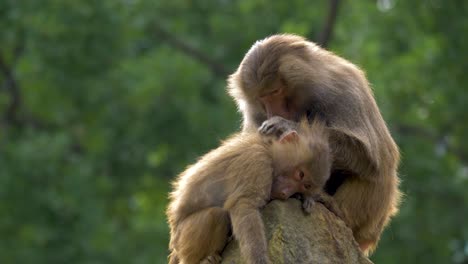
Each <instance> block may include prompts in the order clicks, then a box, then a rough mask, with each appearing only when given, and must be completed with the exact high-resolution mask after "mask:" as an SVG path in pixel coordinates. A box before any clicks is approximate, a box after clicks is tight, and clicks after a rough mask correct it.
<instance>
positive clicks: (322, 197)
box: [304, 191, 344, 220]
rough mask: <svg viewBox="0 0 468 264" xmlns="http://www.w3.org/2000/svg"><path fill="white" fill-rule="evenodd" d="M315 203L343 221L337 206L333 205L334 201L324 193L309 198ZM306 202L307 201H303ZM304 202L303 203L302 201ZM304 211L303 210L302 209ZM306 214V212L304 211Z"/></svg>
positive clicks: (341, 213) (342, 215)
mask: <svg viewBox="0 0 468 264" xmlns="http://www.w3.org/2000/svg"><path fill="white" fill-rule="evenodd" d="M310 198H311V199H313V200H314V201H315V202H318V203H321V204H323V205H324V206H325V207H326V208H327V209H328V210H330V211H331V212H332V213H334V214H335V215H336V216H338V217H339V218H341V219H342V220H343V219H344V214H343V212H342V211H341V209H340V208H339V207H338V205H337V204H336V203H335V200H334V199H333V197H331V196H330V195H328V194H326V193H325V192H323V191H321V192H318V193H315V194H312V195H311V196H310ZM304 200H307V199H304ZM304 202H305V201H304ZM304 210H305V209H304ZM306 212H307V211H306Z"/></svg>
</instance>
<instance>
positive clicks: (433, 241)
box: [0, 0, 468, 263]
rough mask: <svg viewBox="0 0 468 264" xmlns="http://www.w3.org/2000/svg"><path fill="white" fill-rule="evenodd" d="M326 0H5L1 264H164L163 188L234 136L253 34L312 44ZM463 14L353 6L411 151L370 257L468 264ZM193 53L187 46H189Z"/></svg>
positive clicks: (377, 78)
mask: <svg viewBox="0 0 468 264" xmlns="http://www.w3.org/2000/svg"><path fill="white" fill-rule="evenodd" d="M327 10H328V2H326V1H313V2H311V1H306V0H291V1H261V0H258V1H252V0H241V1H226V0H217V1H213V0H212V1H209V0H206V1H188V0H174V1H150V0H120V1H113V0H112V1H111V0H102V1H91V0H75V1H60V0H43V1H34V0H22V1H16V0H3V1H0V114H1V123H0V201H1V202H0V237H1V239H0V262H1V263H165V262H166V255H167V242H168V228H167V224H166V222H165V217H164V209H165V206H166V203H167V192H168V190H169V181H170V180H171V178H172V177H174V176H175V175H176V174H177V173H178V172H180V171H181V170H182V169H183V168H184V166H186V165H187V164H189V163H192V162H194V161H195V160H196V158H197V156H199V155H201V154H203V153H204V152H206V151H208V150H209V149H211V148H214V147H216V146H217V145H218V143H219V141H220V140H221V139H223V138H225V137H226V136H227V135H229V134H230V133H232V132H234V131H236V130H238V127H239V125H240V122H239V121H240V115H239V114H238V113H236V109H235V105H234V103H233V102H232V100H231V99H230V98H229V97H228V96H227V94H226V92H225V85H226V83H225V78H226V77H227V74H228V73H230V72H233V71H234V69H235V68H236V66H237V65H238V63H239V62H240V60H241V59H242V57H243V55H244V54H245V52H246V51H247V49H248V48H249V47H250V46H251V45H252V44H253V43H254V42H255V40H257V39H261V38H263V37H265V36H267V35H270V34H273V33H276V32H292V33H298V34H302V35H305V36H307V37H308V38H310V39H316V36H317V35H318V34H319V32H320V31H321V28H322V27H323V24H324V21H325V17H326V15H327V12H328V11H327ZM467 14H468V4H467V2H466V1H462V0H460V1H456V0H454V1H442V0H421V1H396V0H379V1H342V2H340V7H339V12H338V16H337V21H336V25H335V26H334V33H333V36H332V39H331V42H330V43H329V44H330V47H329V48H330V49H331V50H333V51H334V52H336V53H338V54H339V55H341V56H343V57H345V58H348V59H350V60H351V61H353V62H355V63H356V64H358V65H360V66H362V67H363V68H364V69H365V70H366V72H367V74H368V78H369V80H370V82H371V83H372V86H373V88H374V91H375V95H376V98H377V101H378V103H379V106H380V107H381V110H382V113H383V115H384V117H385V119H386V120H387V122H388V124H389V127H390V129H391V130H392V133H393V135H394V137H395V139H396V140H397V142H398V144H399V145H400V147H401V152H402V158H403V159H402V166H401V178H402V189H403V190H404V192H405V193H406V196H405V201H404V203H403V205H402V208H401V213H400V215H399V216H398V217H397V218H396V219H395V220H394V221H393V222H392V224H391V226H390V227H389V228H388V229H387V230H386V232H385V234H384V236H383V238H382V241H381V244H380V247H379V249H378V250H377V252H376V254H375V255H374V256H373V257H372V259H373V260H374V261H375V262H376V263H468V226H467V225H466V219H468V206H467V205H468V191H467V190H468V168H467V163H468V141H464V139H463V138H464V137H465V136H466V135H467V132H468V122H467V121H468V111H466V104H467V103H468V93H467V92H466V91H467V90H466V89H467V85H468V74H467V73H466V71H467V70H468V60H467V58H468V49H467V47H468V35H467V32H468V16H467ZM187 47H189V49H187Z"/></svg>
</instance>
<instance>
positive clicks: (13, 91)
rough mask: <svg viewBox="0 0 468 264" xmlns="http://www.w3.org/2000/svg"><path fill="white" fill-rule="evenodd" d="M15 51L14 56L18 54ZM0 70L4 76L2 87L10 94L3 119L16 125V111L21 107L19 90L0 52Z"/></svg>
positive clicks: (17, 119) (17, 122) (17, 118)
mask: <svg viewBox="0 0 468 264" xmlns="http://www.w3.org/2000/svg"><path fill="white" fill-rule="evenodd" d="M19 53H20V51H18V54H16V53H15V56H19ZM15 59H16V57H15ZM0 72H1V73H2V74H3V76H4V77H5V82H4V87H5V88H6V91H7V92H8V93H9V95H10V104H9V105H8V106H7V109H6V112H5V120H6V122H7V123H8V124H13V125H18V124H19V123H20V121H19V117H18V112H19V109H20V107H21V91H20V88H19V86H18V83H17V81H16V79H15V77H14V74H13V71H12V69H11V68H10V67H9V66H8V65H7V64H6V63H5V60H4V58H3V56H2V55H1V54H0Z"/></svg>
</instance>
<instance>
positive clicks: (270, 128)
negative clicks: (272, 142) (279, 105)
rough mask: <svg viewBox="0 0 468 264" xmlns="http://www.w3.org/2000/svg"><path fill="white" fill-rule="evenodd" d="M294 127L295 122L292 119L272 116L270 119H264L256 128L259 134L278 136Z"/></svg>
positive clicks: (295, 125)
mask: <svg viewBox="0 0 468 264" xmlns="http://www.w3.org/2000/svg"><path fill="white" fill-rule="evenodd" d="M296 127H297V124H296V123H295V122H293V121H290V120H287V119H284V118H282V117H280V116H273V117H271V118H270V119H268V120H265V121H264V122H263V123H262V125H261V126H260V128H258V131H259V132H260V134H263V135H266V136H276V137H278V138H279V137H280V136H281V135H283V134H284V133H285V132H287V131H289V130H294V129H296Z"/></svg>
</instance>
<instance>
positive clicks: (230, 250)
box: [222, 199, 372, 264]
mask: <svg viewBox="0 0 468 264" xmlns="http://www.w3.org/2000/svg"><path fill="white" fill-rule="evenodd" d="M262 215H263V221H264V223H265V229H266V235H267V240H268V251H269V254H270V259H271V262H272V263H282V264H293V263H294V264H299V263H320V264H322V263H365V264H369V263H372V262H371V261H370V260H369V259H368V258H366V257H365V256H364V255H363V254H362V252H361V251H360V249H359V247H358V244H357V243H356V241H355V240H354V238H353V235H352V232H351V230H350V229H349V228H348V227H346V225H345V223H344V222H343V221H341V220H340V219H339V218H337V217H336V216H335V215H334V214H333V213H332V212H330V211H329V210H328V209H326V208H325V207H324V206H323V205H322V204H320V203H315V205H314V209H313V212H312V213H311V214H310V215H306V214H305V213H304V212H303V211H302V208H301V203H300V201H299V200H297V199H289V200H287V201H279V200H275V201H272V202H271V203H269V204H268V205H267V206H266V207H265V208H264V209H263V211H262ZM222 263H224V264H238V263H245V262H244V261H242V259H241V257H240V252H239V247H238V245H237V241H236V240H235V239H234V240H232V241H231V242H230V243H229V244H228V246H227V247H226V249H225V250H224V253H223V262H222Z"/></svg>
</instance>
